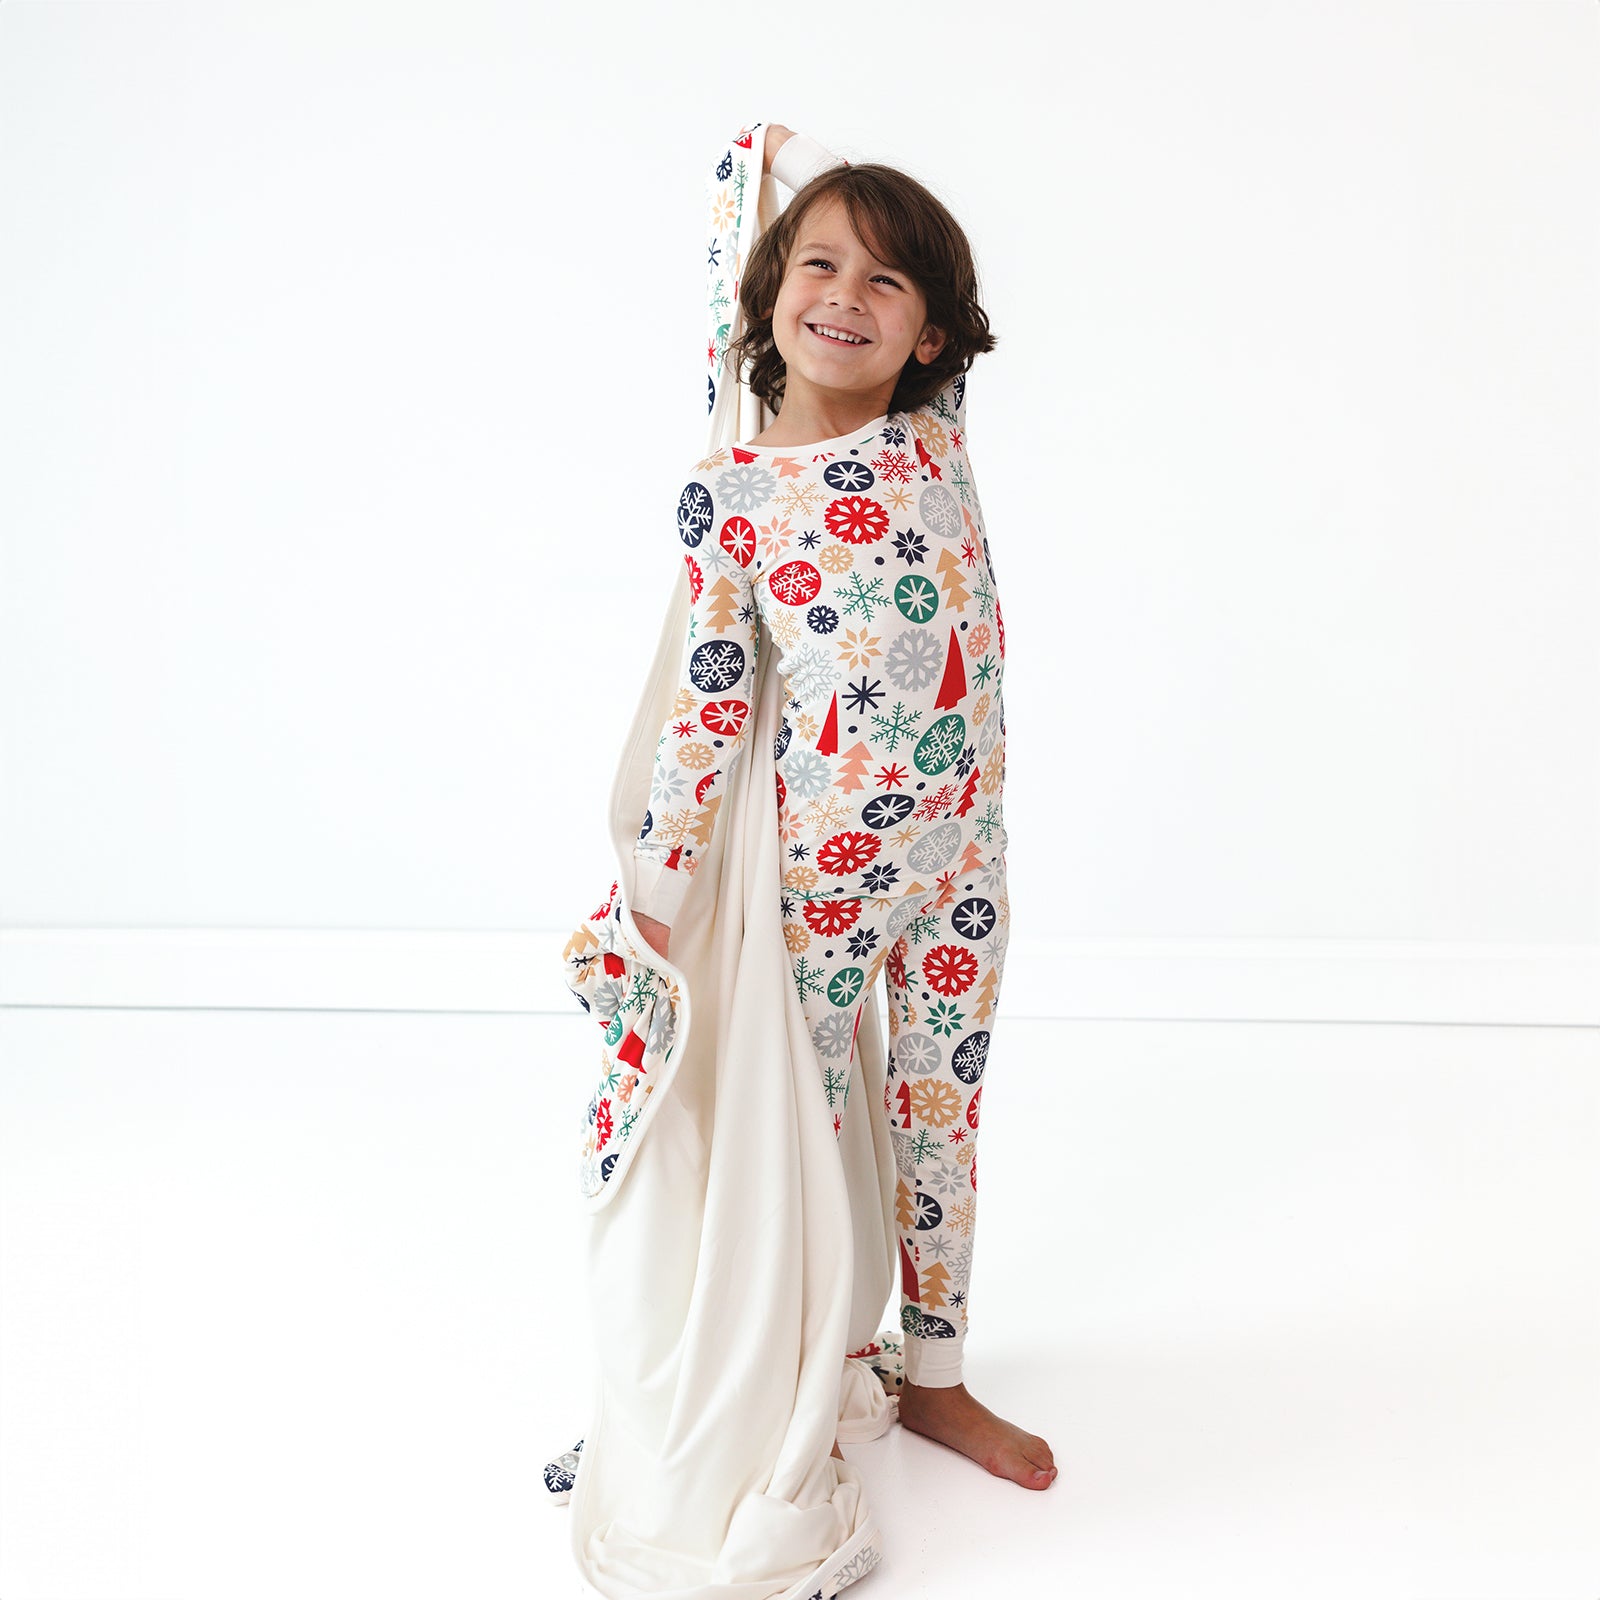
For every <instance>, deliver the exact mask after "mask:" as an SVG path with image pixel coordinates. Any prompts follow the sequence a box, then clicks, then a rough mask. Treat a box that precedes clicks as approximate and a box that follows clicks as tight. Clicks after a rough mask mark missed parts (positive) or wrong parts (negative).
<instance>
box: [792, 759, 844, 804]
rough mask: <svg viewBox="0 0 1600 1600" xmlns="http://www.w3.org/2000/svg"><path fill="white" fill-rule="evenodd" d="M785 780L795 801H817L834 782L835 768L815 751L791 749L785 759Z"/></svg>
mask: <svg viewBox="0 0 1600 1600" xmlns="http://www.w3.org/2000/svg"><path fill="white" fill-rule="evenodd" d="M783 779H784V782H785V783H787V784H788V786H789V795H790V798H791V799H794V800H801V801H804V800H815V799H816V798H817V796H818V795H819V794H821V793H822V791H823V790H824V789H826V788H827V787H828V786H829V784H831V783H832V782H833V768H832V766H831V765H830V764H829V762H828V760H827V758H826V757H825V756H820V755H818V754H817V752H816V751H815V750H807V749H804V748H803V747H791V748H790V751H789V754H788V755H787V756H786V757H785V758H784V763H783Z"/></svg>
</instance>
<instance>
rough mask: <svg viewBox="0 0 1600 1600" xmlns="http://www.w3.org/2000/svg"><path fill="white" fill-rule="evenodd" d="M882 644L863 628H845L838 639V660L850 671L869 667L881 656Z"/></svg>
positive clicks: (876, 637)
mask: <svg viewBox="0 0 1600 1600" xmlns="http://www.w3.org/2000/svg"><path fill="white" fill-rule="evenodd" d="M882 642H883V641H882V640H881V639H880V638H879V637H878V636H877V635H876V634H869V633H868V632H867V630H866V629H865V628H847V629H846V630H845V631H844V633H843V634H842V635H841V636H840V639H839V659H840V660H841V661H842V662H844V664H845V665H846V666H847V667H850V668H851V669H854V668H857V667H870V666H871V665H872V663H873V662H874V661H876V660H877V659H878V657H879V656H881V655H882V654H883V651H882V650H881V649H879V645H880V644H881V643H882Z"/></svg>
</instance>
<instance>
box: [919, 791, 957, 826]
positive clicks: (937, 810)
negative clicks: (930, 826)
mask: <svg viewBox="0 0 1600 1600" xmlns="http://www.w3.org/2000/svg"><path fill="white" fill-rule="evenodd" d="M955 797H956V791H955V785H954V784H950V783H946V784H943V785H941V786H940V787H939V788H937V789H934V790H933V791H932V792H931V793H929V794H928V795H927V796H925V797H924V799H923V802H922V804H921V805H920V806H918V807H917V809H916V811H915V813H914V815H916V816H917V817H919V818H920V819H921V820H922V821H923V822H937V821H939V819H940V818H941V817H943V816H944V814H945V812H946V811H948V810H949V809H950V806H951V804H952V803H953V802H954V800H955Z"/></svg>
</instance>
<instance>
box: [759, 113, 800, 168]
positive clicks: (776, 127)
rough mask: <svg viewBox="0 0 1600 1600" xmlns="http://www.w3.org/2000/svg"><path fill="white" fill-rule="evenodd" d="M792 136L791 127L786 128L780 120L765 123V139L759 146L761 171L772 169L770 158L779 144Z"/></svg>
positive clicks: (776, 151) (776, 150) (775, 152)
mask: <svg viewBox="0 0 1600 1600" xmlns="http://www.w3.org/2000/svg"><path fill="white" fill-rule="evenodd" d="M793 137H794V129H793V128H786V127H784V125H783V124H782V123H781V122H769V123H768V124H767V136H766V141H765V143H764V144H763V145H762V146H761V170H762V172H763V173H768V172H771V171H772V158H773V157H774V156H775V155H777V153H778V147H779V145H781V144H783V143H784V141H785V140H787V139H791V138H793Z"/></svg>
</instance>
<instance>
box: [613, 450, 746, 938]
mask: <svg viewBox="0 0 1600 1600" xmlns="http://www.w3.org/2000/svg"><path fill="white" fill-rule="evenodd" d="M714 523H718V525H716V526H714V525H713V524H714ZM678 531H679V534H680V536H681V537H682V539H683V542H684V544H685V545H687V546H688V547H689V548H688V549H687V550H686V551H685V552H684V557H683V560H684V565H685V566H686V567H687V569H688V572H689V593H690V596H691V604H690V611H689V632H688V638H687V639H686V641H685V644H684V650H683V655H682V658H681V666H680V668H679V672H678V692H677V695H676V697H675V699H674V701H673V707H672V715H671V717H670V718H669V719H668V721H667V723H666V726H665V727H664V728H662V730H661V738H660V740H659V741H658V743H657V745H656V760H655V771H654V775H653V777H652V778H651V783H650V810H649V813H648V814H647V815H646V817H645V821H644V827H643V828H642V829H641V830H640V833H639V837H638V839H637V840H636V841H635V842H634V848H633V853H634V856H635V858H636V860H637V869H636V873H635V878H634V897H633V899H634V907H633V908H634V910H636V911H642V912H643V913H644V914H645V915H646V916H647V917H654V918H656V919H657V920H658V921H660V922H666V923H671V922H672V921H673V919H674V918H675V917H676V916H677V913H678V910H679V908H680V907H681V906H682V904H683V899H684V896H685V895H686V894H687V893H688V892H689V881H690V877H691V875H692V873H693V871H694V865H695V863H694V861H693V858H694V856H695V855H696V853H697V852H699V851H703V850H704V849H705V848H706V846H708V845H709V844H710V843H711V840H712V837H713V833H714V830H715V828H716V824H717V816H718V812H719V811H720V810H721V806H722V799H723V796H724V795H725V794H726V793H727V789H728V780H729V778H730V777H731V776H732V774H733V772H734V770H735V769H736V767H737V766H738V762H739V758H740V756H741V755H742V754H743V752H744V747H745V745H746V743H747V742H748V740H747V737H746V735H747V731H748V728H749V721H750V696H751V689H752V687H753V686H754V683H755V666H756V650H757V637H758V635H757V613H756V598H755V591H754V588H753V586H752V583H751V577H750V572H749V570H747V568H746V566H745V564H744V563H746V562H753V561H754V555H755V535H754V530H753V529H751V528H750V525H749V524H748V523H747V522H745V520H744V519H743V518H742V517H737V516H733V517H727V518H723V519H721V520H720V523H719V521H718V518H717V516H716V513H715V508H714V506H713V502H712V498H711V494H710V492H709V491H708V490H707V488H706V486H705V485H704V484H703V483H701V482H699V481H698V480H692V481H691V482H690V483H689V485H688V487H687V488H686V489H685V490H684V491H683V495H682V498H681V499H680V501H679V504H678Z"/></svg>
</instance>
